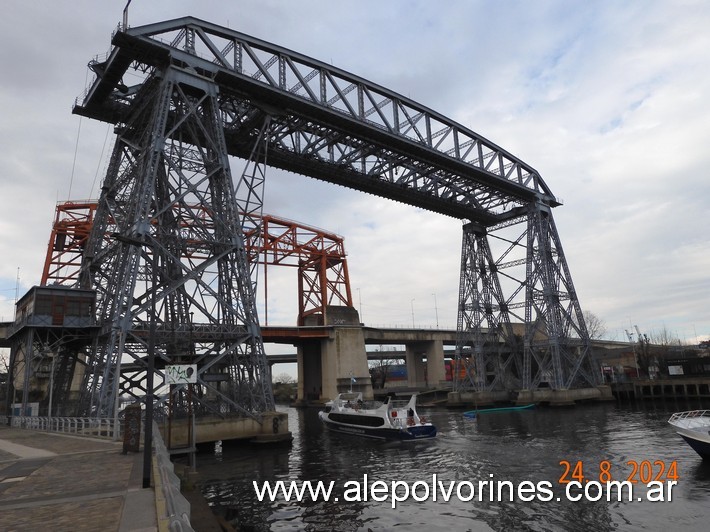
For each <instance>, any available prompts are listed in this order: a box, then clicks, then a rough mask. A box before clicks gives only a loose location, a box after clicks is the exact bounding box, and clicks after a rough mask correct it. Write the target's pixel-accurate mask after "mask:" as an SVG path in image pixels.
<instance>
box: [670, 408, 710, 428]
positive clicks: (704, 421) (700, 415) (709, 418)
mask: <svg viewBox="0 0 710 532" xmlns="http://www.w3.org/2000/svg"><path fill="white" fill-rule="evenodd" d="M679 422H680V423H679ZM668 423H670V424H672V425H678V424H680V425H681V426H682V427H684V428H687V429H692V428H698V427H707V426H710V410H688V411H687V412H676V413H675V414H673V415H672V416H671V417H670V419H669V420H668Z"/></svg>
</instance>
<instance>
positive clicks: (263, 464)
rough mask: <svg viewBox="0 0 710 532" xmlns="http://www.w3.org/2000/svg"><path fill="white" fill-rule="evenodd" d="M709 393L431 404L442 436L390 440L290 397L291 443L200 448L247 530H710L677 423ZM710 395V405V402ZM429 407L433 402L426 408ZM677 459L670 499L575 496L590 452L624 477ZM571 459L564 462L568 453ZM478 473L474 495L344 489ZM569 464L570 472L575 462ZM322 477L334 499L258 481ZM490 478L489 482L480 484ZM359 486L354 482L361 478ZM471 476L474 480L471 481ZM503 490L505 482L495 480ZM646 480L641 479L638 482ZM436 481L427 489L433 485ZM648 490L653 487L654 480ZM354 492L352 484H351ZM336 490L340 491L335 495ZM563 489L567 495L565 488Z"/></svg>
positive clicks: (596, 474)
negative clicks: (677, 397)
mask: <svg viewBox="0 0 710 532" xmlns="http://www.w3.org/2000/svg"><path fill="white" fill-rule="evenodd" d="M698 407H702V405H697V406H696V405H695V404H693V405H688V404H682V403H681V404H679V403H678V402H676V401H673V402H668V403H637V404H635V405H618V404H615V403H606V404H599V405H585V406H581V407H575V408H559V409H553V408H539V409H536V410H532V411H518V412H515V411H513V412H500V413H497V414H482V415H480V416H479V417H478V419H476V420H471V419H468V418H464V417H463V416H462V413H461V412H460V411H447V410H429V411H425V412H423V413H424V414H425V415H426V416H427V417H430V418H431V419H432V420H433V422H434V424H435V425H436V426H437V427H438V430H439V436H437V438H435V439H432V440H426V441H417V442H406V443H400V442H396V443H381V442H376V441H372V440H367V439H359V438H353V437H349V436H344V435H338V434H332V433H329V432H327V431H325V430H324V429H323V427H322V426H321V423H320V421H319V419H318V417H317V410H315V409H308V410H294V409H288V414H289V426H290V427H291V430H292V432H293V434H294V441H293V443H292V445H291V446H290V447H285V448H284V447H281V448H261V447H251V446H244V445H242V446H238V447H225V448H224V449H223V451H222V454H221V456H202V455H201V456H200V457H199V461H198V468H199V471H200V475H201V478H203V479H206V480H205V481H204V482H203V484H202V491H203V493H204V495H205V497H206V498H207V500H208V501H209V503H210V504H211V505H212V506H213V508H215V511H217V512H220V513H222V514H223V515H224V516H225V517H226V518H227V519H228V520H229V521H230V522H231V523H232V525H234V526H235V527H236V528H237V529H242V530H258V531H266V530H278V531H282V530H309V531H319V530H338V531H340V530H342V531H356V530H368V529H369V530H373V531H375V530H390V529H393V528H397V529H400V530H411V529H422V530H427V529H431V528H432V527H434V526H436V528H450V529H451V530H530V531H538V530H539V531H543V530H544V531H551V530H552V531H554V530H580V531H581V530H585V531H586V530H595V531H612V530H632V529H633V530H636V529H643V528H645V529H648V530H659V529H663V528H671V527H672V528H674V529H675V528H677V526H682V527H683V528H684V529H686V530H701V529H702V530H704V529H705V523H704V522H703V521H702V516H703V515H704V514H705V508H706V507H707V505H708V503H709V502H710V485H709V483H708V480H710V464H708V463H704V462H703V461H702V460H700V458H699V457H698V456H697V455H696V454H695V452H694V451H692V449H690V448H689V447H687V446H686V444H685V443H684V442H683V441H682V440H681V439H680V438H679V437H678V436H677V435H676V434H675V433H674V432H673V430H672V428H671V427H670V426H669V425H668V424H667V423H666V421H667V419H668V417H669V415H670V413H672V412H674V411H678V410H687V409H692V408H698ZM707 407H708V405H705V408H707ZM422 410H424V409H422ZM643 460H650V461H651V462H653V461H655V460H661V461H663V462H665V463H667V464H669V463H670V462H672V461H674V460H675V461H677V464H678V472H679V474H680V477H681V478H680V480H679V482H678V486H676V488H675V491H674V492H673V501H672V502H669V503H652V502H645V501H644V502H638V501H636V500H634V501H632V502H627V501H624V502H606V500H604V499H602V500H600V501H597V502H589V501H584V500H583V499H582V500H580V501H577V502H572V501H569V500H567V499H566V497H565V491H564V486H563V485H560V484H559V480H560V479H561V477H563V475H564V474H565V467H566V466H565V465H564V462H567V463H569V464H570V468H572V467H574V466H575V465H577V464H578V463H579V464H581V467H580V471H583V473H584V475H585V476H586V477H587V479H591V480H598V479H599V478H600V474H601V473H602V468H603V467H605V466H603V465H602V463H603V462H604V461H608V464H609V469H608V474H610V475H611V476H612V477H613V478H614V479H615V480H625V479H626V478H627V477H628V475H629V473H630V467H631V466H630V465H629V462H633V461H635V462H641V461H643ZM560 462H563V463H562V464H561V463H560ZM434 475H436V477H435V479H436V482H438V483H440V484H441V486H442V487H443V488H446V487H447V486H451V485H452V484H451V482H454V486H458V485H459V484H458V483H470V486H473V487H474V488H475V489H476V490H478V488H479V486H483V487H484V489H483V490H479V491H480V493H478V492H476V493H474V494H473V495H474V496H472V497H471V500H465V499H467V498H469V495H471V493H470V491H467V490H466V489H462V491H461V493H458V495H461V497H460V498H459V497H457V496H456V491H455V490H454V491H453V492H451V491H450V493H453V496H451V497H449V500H448V501H445V500H444V499H445V498H446V497H445V496H444V495H445V493H446V492H445V490H444V492H443V493H442V492H439V494H438V497H437V500H436V501H434V500H433V496H432V493H429V497H427V498H426V500H423V501H416V500H413V499H411V498H410V499H409V500H407V501H403V502H399V503H397V504H396V507H394V508H393V507H392V502H391V500H387V501H383V502H378V501H374V500H372V497H364V496H363V497H360V500H357V501H350V502H348V501H345V500H344V495H345V483H346V482H348V481H358V482H360V483H361V484H363V483H364V480H365V478H366V476H367V479H368V482H369V484H370V485H371V484H372V482H375V481H384V482H386V483H387V484H388V485H391V483H392V482H393V481H405V482H408V483H410V486H411V485H413V484H414V483H415V482H417V481H419V483H420V484H419V488H418V489H419V491H418V494H419V495H420V496H421V495H423V494H424V483H427V484H428V486H429V487H430V488H427V489H434V490H435V489H436V488H437V483H436V482H434ZM567 475H568V476H569V475H571V469H570V471H567ZM276 480H283V481H286V482H289V481H292V480H295V481H299V482H302V481H306V480H308V481H311V482H316V481H318V480H321V481H323V482H325V483H329V482H333V483H334V484H333V492H332V494H331V495H332V496H331V500H330V501H324V500H322V498H319V500H315V501H314V500H312V499H311V498H310V497H307V498H306V499H305V500H304V501H303V502H302V503H300V504H299V503H297V502H295V501H292V502H286V501H285V500H283V498H281V497H280V498H279V499H278V500H276V501H275V502H270V501H268V500H264V501H259V500H258V498H257V496H256V493H255V491H254V488H253V485H252V482H253V481H256V482H257V483H259V485H262V483H263V482H264V481H276ZM497 481H501V482H504V481H508V482H510V483H512V485H513V486H516V487H517V486H518V485H519V484H520V483H522V482H524V481H529V482H531V483H533V484H535V485H537V484H538V483H540V482H546V483H549V485H550V486H551V493H552V495H551V496H550V497H549V500H547V498H544V497H543V498H539V497H533V498H532V500H530V501H527V502H522V501H521V498H520V496H519V494H518V493H517V492H516V493H514V494H513V497H512V498H511V497H510V496H508V491H506V489H507V484H504V486H506V488H505V489H504V490H503V494H505V496H504V497H503V498H502V500H498V497H497V496H496V497H490V496H489V491H487V490H486V489H485V488H487V486H489V484H487V483H489V482H492V483H495V482H497ZM479 483H482V484H479ZM351 486H352V484H351ZM467 486H469V484H465V485H464V488H466V487H467ZM492 486H493V487H494V490H495V486H496V485H495V484H493V485H492ZM639 489H640V488H639ZM427 493H428V492H427ZM638 493H640V494H644V493H645V488H644V490H641V491H639V492H638ZM350 495H351V497H350V498H351V499H352V498H353V497H352V492H351V493H350ZM333 497H337V498H338V500H337V501H336V500H334V498H333ZM558 498H559V499H560V500H557V499H558Z"/></svg>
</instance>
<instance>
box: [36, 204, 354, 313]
mask: <svg viewBox="0 0 710 532" xmlns="http://www.w3.org/2000/svg"><path fill="white" fill-rule="evenodd" d="M97 207H98V202H96V201H91V200H86V201H80V202H78V201H65V202H60V203H58V204H57V206H56V214H55V220H54V224H53V225H52V231H51V234H50V237H49V244H48V246H47V255H46V257H45V262H44V268H43V270H42V271H43V273H42V279H41V281H40V285H41V286H47V285H72V284H75V283H76V282H77V281H78V279H79V272H80V270H81V265H82V262H83V255H84V249H85V247H86V243H87V241H88V238H89V234H90V233H91V228H92V226H93V224H94V216H95V212H96V209H97ZM193 208H194V209H195V210H196V211H198V212H199V211H200V210H201V209H200V207H199V206H196V205H195V206H193ZM251 219H252V220H253V221H252V224H251V228H250V229H245V232H244V235H245V243H246V248H247V255H248V257H249V262H250V264H259V263H261V264H263V265H264V282H263V285H264V292H265V293H264V299H265V300H268V297H267V296H268V269H267V266H268V265H276V266H290V267H295V268H298V277H299V279H298V300H299V312H298V318H297V322H298V324H299V325H303V324H304V323H305V321H306V319H307V318H308V317H310V316H318V315H320V316H322V321H323V323H325V322H326V321H327V319H326V314H327V312H328V311H327V309H328V307H329V306H331V305H341V306H348V307H351V306H352V304H353V303H352V290H351V288H350V278H349V275H348V261H347V254H346V252H345V242H344V240H343V237H342V236H340V235H336V234H335V233H331V232H328V231H324V230H323V229H318V228H316V227H310V226H307V225H304V224H302V223H299V222H295V221H293V220H286V219H284V218H279V217H277V216H272V215H269V214H263V215H251ZM186 223H189V221H187V222H186ZM184 229H185V230H188V231H189V230H191V229H190V227H189V226H185V227H184ZM111 238H112V237H111V234H106V235H105V239H106V240H107V242H108V241H110V240H111ZM265 305H266V303H265ZM264 314H265V315H267V313H266V312H265V313H264ZM267 319H268V316H267Z"/></svg>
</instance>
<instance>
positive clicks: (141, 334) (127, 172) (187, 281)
mask: <svg viewBox="0 0 710 532" xmlns="http://www.w3.org/2000/svg"><path fill="white" fill-rule="evenodd" d="M218 99H219V94H218V91H217V86H216V85H215V84H214V83H211V82H209V81H207V80H204V79H203V78H201V77H200V76H197V75H190V74H189V73H187V72H185V71H184V70H178V69H175V68H172V67H168V68H167V69H164V70H159V69H156V70H155V71H154V72H153V73H152V75H151V76H150V78H149V79H148V80H147V81H146V82H145V83H144V84H143V85H142V87H141V89H140V91H138V92H137V94H135V97H134V98H133V101H132V103H131V112H130V115H129V117H128V119H127V120H126V121H125V123H122V124H120V126H119V133H118V136H117V139H116V143H115V147H114V149H113V154H112V158H111V162H110V165H109V169H108V173H107V175H106V178H105V181H104V183H103V186H102V189H101V197H100V200H99V206H98V209H97V212H96V219H95V223H94V225H93V229H92V233H91V236H90V239H89V243H88V245H87V251H86V252H85V263H84V266H83V268H82V272H81V279H80V282H81V285H82V286H85V287H90V288H95V289H96V291H97V313H98V317H99V321H100V323H101V324H102V325H103V327H102V329H101V331H100V335H99V336H98V338H97V340H96V346H95V350H94V354H93V357H92V358H90V360H88V361H87V363H88V367H87V371H86V373H85V382H84V386H83V390H84V397H83V398H82V406H83V409H84V411H85V413H87V414H88V413H91V414H92V415H99V416H110V415H112V414H113V412H114V409H115V408H116V404H117V396H118V394H119V393H122V392H126V393H131V394H135V393H136V391H137V390H136V388H138V389H141V388H143V391H145V384H144V381H143V379H142V378H140V377H138V378H136V379H134V380H133V381H132V382H129V383H122V385H123V386H124V388H123V389H119V388H120V387H119V385H118V380H119V377H118V376H119V374H120V371H121V366H122V365H123V366H125V365H126V364H127V363H128V364H130V365H132V366H134V367H135V366H137V367H138V369H139V370H140V369H144V370H145V372H143V376H144V375H146V373H147V372H148V371H149V368H148V356H147V355H148V352H149V348H150V347H151V346H150V345H149V344H150V341H151V338H154V341H155V353H156V356H155V359H156V374H157V376H158V377H160V376H162V372H161V371H160V368H161V367H164V366H165V365H166V364H180V363H183V364H184V363H196V364H197V365H198V384H199V385H200V387H201V388H202V389H203V390H204V393H203V394H201V397H200V398H199V401H200V403H201V405H202V407H203V408H204V409H205V410H206V411H209V410H213V411H215V412H217V413H225V412H236V413H239V414H242V415H249V416H253V417H257V418H258V417H259V416H260V414H261V413H262V412H264V411H268V410H273V409H274V400H273V396H272V392H271V385H270V378H269V372H268V368H267V363H266V358H265V353H264V349H263V342H262V339H261V335H260V327H259V321H258V318H257V313H256V302H255V295H254V288H253V284H252V282H251V276H250V269H249V264H248V261H247V255H246V250H245V244H244V231H243V230H242V220H241V219H240V213H252V212H255V210H260V208H261V198H260V196H259V195H258V194H253V193H251V192H248V193H245V194H242V195H243V197H245V198H246V200H245V202H243V203H242V204H241V205H240V204H239V202H238V201H237V193H236V192H235V187H234V183H233V180H232V176H231V172H230V167H229V161H228V157H227V149H226V146H225V140H224V134H223V121H222V115H221V110H220V107H219V102H218ZM240 185H242V190H243V189H244V188H250V187H251V185H252V181H250V180H249V179H248V176H247V177H244V181H242V183H240ZM107 234H108V235H111V237H110V238H106V235H107ZM151 325H153V326H154V334H150V329H151ZM126 355H128V356H129V357H127V356H126ZM127 358H129V359H128V360H127ZM140 373H141V372H140V371H138V374H140Z"/></svg>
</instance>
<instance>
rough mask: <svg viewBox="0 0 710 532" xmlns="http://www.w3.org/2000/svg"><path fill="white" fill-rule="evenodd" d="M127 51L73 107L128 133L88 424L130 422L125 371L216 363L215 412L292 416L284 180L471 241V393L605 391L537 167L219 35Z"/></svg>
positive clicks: (459, 130) (201, 371) (466, 335)
mask: <svg viewBox="0 0 710 532" xmlns="http://www.w3.org/2000/svg"><path fill="white" fill-rule="evenodd" d="M112 45H113V46H112V49H111V51H110V53H109V55H108V56H107V57H105V58H101V59H95V60H94V61H92V62H91V63H90V68H91V69H92V70H93V71H94V72H95V74H96V78H95V80H94V81H93V82H92V84H91V86H90V87H89V88H88V90H87V92H86V94H85V95H84V96H83V97H81V98H80V99H79V100H78V101H77V103H76V105H75V107H74V112H75V113H77V114H81V115H84V116H87V117H89V118H93V119H96V120H101V121H104V122H108V123H111V124H114V125H115V131H116V140H115V145H114V149H113V154H112V157H111V161H110V164H109V168H108V171H107V174H106V177H105V179H104V182H103V186H102V189H101V197H100V199H99V203H98V207H97V208H96V212H95V218H94V223H93V226H92V231H91V234H90V235H89V237H88V240H87V243H86V247H85V250H84V254H83V262H82V266H81V272H80V274H79V278H78V280H77V282H76V286H77V287H78V288H83V289H92V290H95V291H96V297H97V300H96V311H97V316H98V327H99V329H98V333H97V334H96V337H95V338H96V339H95V341H94V345H93V347H92V349H91V350H90V354H89V355H88V356H87V360H86V364H87V368H86V372H85V378H84V382H83V383H82V408H83V411H84V412H86V413H88V414H91V415H101V416H110V415H112V414H113V413H114V411H115V408H116V406H115V405H116V404H117V393H118V390H119V388H120V386H119V382H118V381H119V380H120V374H121V371H120V366H121V364H122V363H123V361H124V359H126V358H130V359H132V361H133V362H134V363H137V364H145V360H151V361H152V360H153V359H155V360H157V361H158V362H159V364H158V365H164V364H170V363H177V364H180V363H187V362H189V363H194V364H197V366H198V375H197V386H198V393H197V394H195V395H196V397H197V400H198V402H200V404H201V405H202V407H203V408H205V409H207V410H209V409H214V408H215V407H214V405H218V407H217V409H218V411H219V413H221V414H229V413H231V414H234V415H243V416H251V417H253V418H256V419H260V418H261V414H262V413H263V412H265V411H267V410H270V409H273V397H272V392H271V386H270V382H269V381H268V371H267V368H266V365H267V363H266V357H265V353H264V349H263V341H262V337H261V333H260V326H259V321H258V318H257V312H256V301H255V289H254V288H255V287H254V282H255V279H256V275H255V273H256V272H255V271H254V270H255V268H256V267H257V262H256V261H250V260H249V253H248V247H247V244H246V238H245V235H247V234H254V235H259V234H262V232H263V231H264V225H265V224H264V219H263V218H262V205H263V188H264V180H265V178H266V168H267V167H276V168H281V169H285V170H288V171H291V172H294V173H298V174H302V175H306V176H310V177H313V178H316V179H320V180H323V181H328V182H331V183H335V184H339V185H343V186H347V187H351V188H354V189H357V190H361V191H364V192H369V193H372V194H376V195H379V196H382V197H385V198H390V199H392V200H395V201H398V202H402V203H407V204H410V205H414V206H417V207H420V208H424V209H428V210H430V211H432V212H435V213H439V214H443V215H447V216H452V217H455V218H459V219H461V220H462V221H463V222H464V223H463V239H462V252H461V270H460V273H461V279H460V294H459V310H458V335H459V341H458V347H457V353H458V357H459V359H460V362H461V363H462V364H464V365H466V367H467V371H466V372H465V374H466V378H462V379H459V380H458V381H457V382H456V387H457V389H459V390H466V389H473V390H476V391H487V390H499V389H533V388H536V387H538V386H539V385H541V384H542V383H546V385H549V386H551V387H553V388H556V389H566V388H574V387H586V386H592V385H594V384H596V373H595V372H594V371H593V370H592V368H591V363H590V358H591V357H590V356H589V355H590V348H589V346H590V342H589V337H588V334H587V330H586V327H585V324H584V319H583V317H582V312H581V309H580V305H579V302H578V299H577V295H576V292H575V290H574V286H573V284H572V278H571V275H570V272H569V269H568V267H567V262H566V260H565V257H564V253H563V250H562V245H561V243H560V239H559V236H558V233H557V230H556V227H555V224H554V221H553V217H552V208H553V207H556V206H558V205H559V204H560V202H559V201H558V200H557V199H556V198H555V197H554V195H553V194H552V191H551V190H550V189H549V187H548V186H547V184H546V183H545V182H544V181H543V179H542V178H541V177H540V175H539V174H538V173H537V172H536V171H535V170H534V169H533V168H531V167H530V166H528V165H527V164H525V163H524V162H522V161H520V160H519V159H517V158H516V157H514V156H513V155H512V154H510V153H508V152H506V151H505V150H504V149H502V148H500V147H499V146H497V145H495V144H493V143H492V142H490V141H488V140H487V139H485V138H483V137H481V136H480V135H478V134H476V133H474V132H473V131H471V130H469V129H467V128H466V127H464V126H462V125H461V124H458V123H456V122H454V121H452V120H450V119H449V118H447V117H445V116H443V115H441V114H439V113H437V112H435V111H432V110H431V109H428V108H426V107H424V106H422V105H420V104H418V103H416V102H414V101H412V100H410V99H408V98H405V97H403V96H401V95H399V94H396V93H394V92H392V91H390V90H388V89H386V88H384V87H382V86H379V85H376V84H374V83H372V82H370V81H367V80H365V79H363V78H361V77H358V76H355V75H353V74H350V73H348V72H345V71H343V70H341V69H338V68H336V67H333V66H331V65H328V64H326V63H323V62H321V61H317V60H315V59H312V58H309V57H306V56H304V55H301V54H298V53H296V52H293V51H291V50H287V49H285V48H282V47H279V46H276V45H273V44H270V43H267V42H265V41H261V40H259V39H255V38H253V37H250V36H248V35H244V34H242V33H239V32H236V31H233V30H230V29H227V28H222V27H219V26H216V25H214V24H210V23H208V22H204V21H201V20H197V19H194V18H182V19H177V20H171V21H165V22H160V23H156V24H151V25H147V26H141V27H136V28H125V27H121V28H119V29H118V30H117V31H116V33H115V34H114V35H113V38H112ZM230 156H236V157H239V158H241V159H244V160H246V165H245V169H244V171H243V173H242V174H241V175H240V176H232V172H231V169H230V164H229V157H230ZM107 235H108V237H107ZM519 324H524V326H523V328H522V329H523V330H522V332H518V334H516V331H518V330H519V327H514V325H518V326H519ZM471 353H472V354H471ZM146 355H153V356H146ZM155 371H156V369H155V367H153V366H152V364H149V365H148V366H147V367H146V372H147V374H148V375H149V376H151V379H152V375H153V372H155ZM215 373H219V374H221V375H222V376H224V379H222V380H218V381H216V380H215V379H213V378H208V376H211V375H214V374H215ZM174 393H175V395H176V397H175V402H176V403H180V401H181V400H182V401H184V400H185V392H184V387H182V388H181V387H180V386H178V387H176V389H175V392H174Z"/></svg>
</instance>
